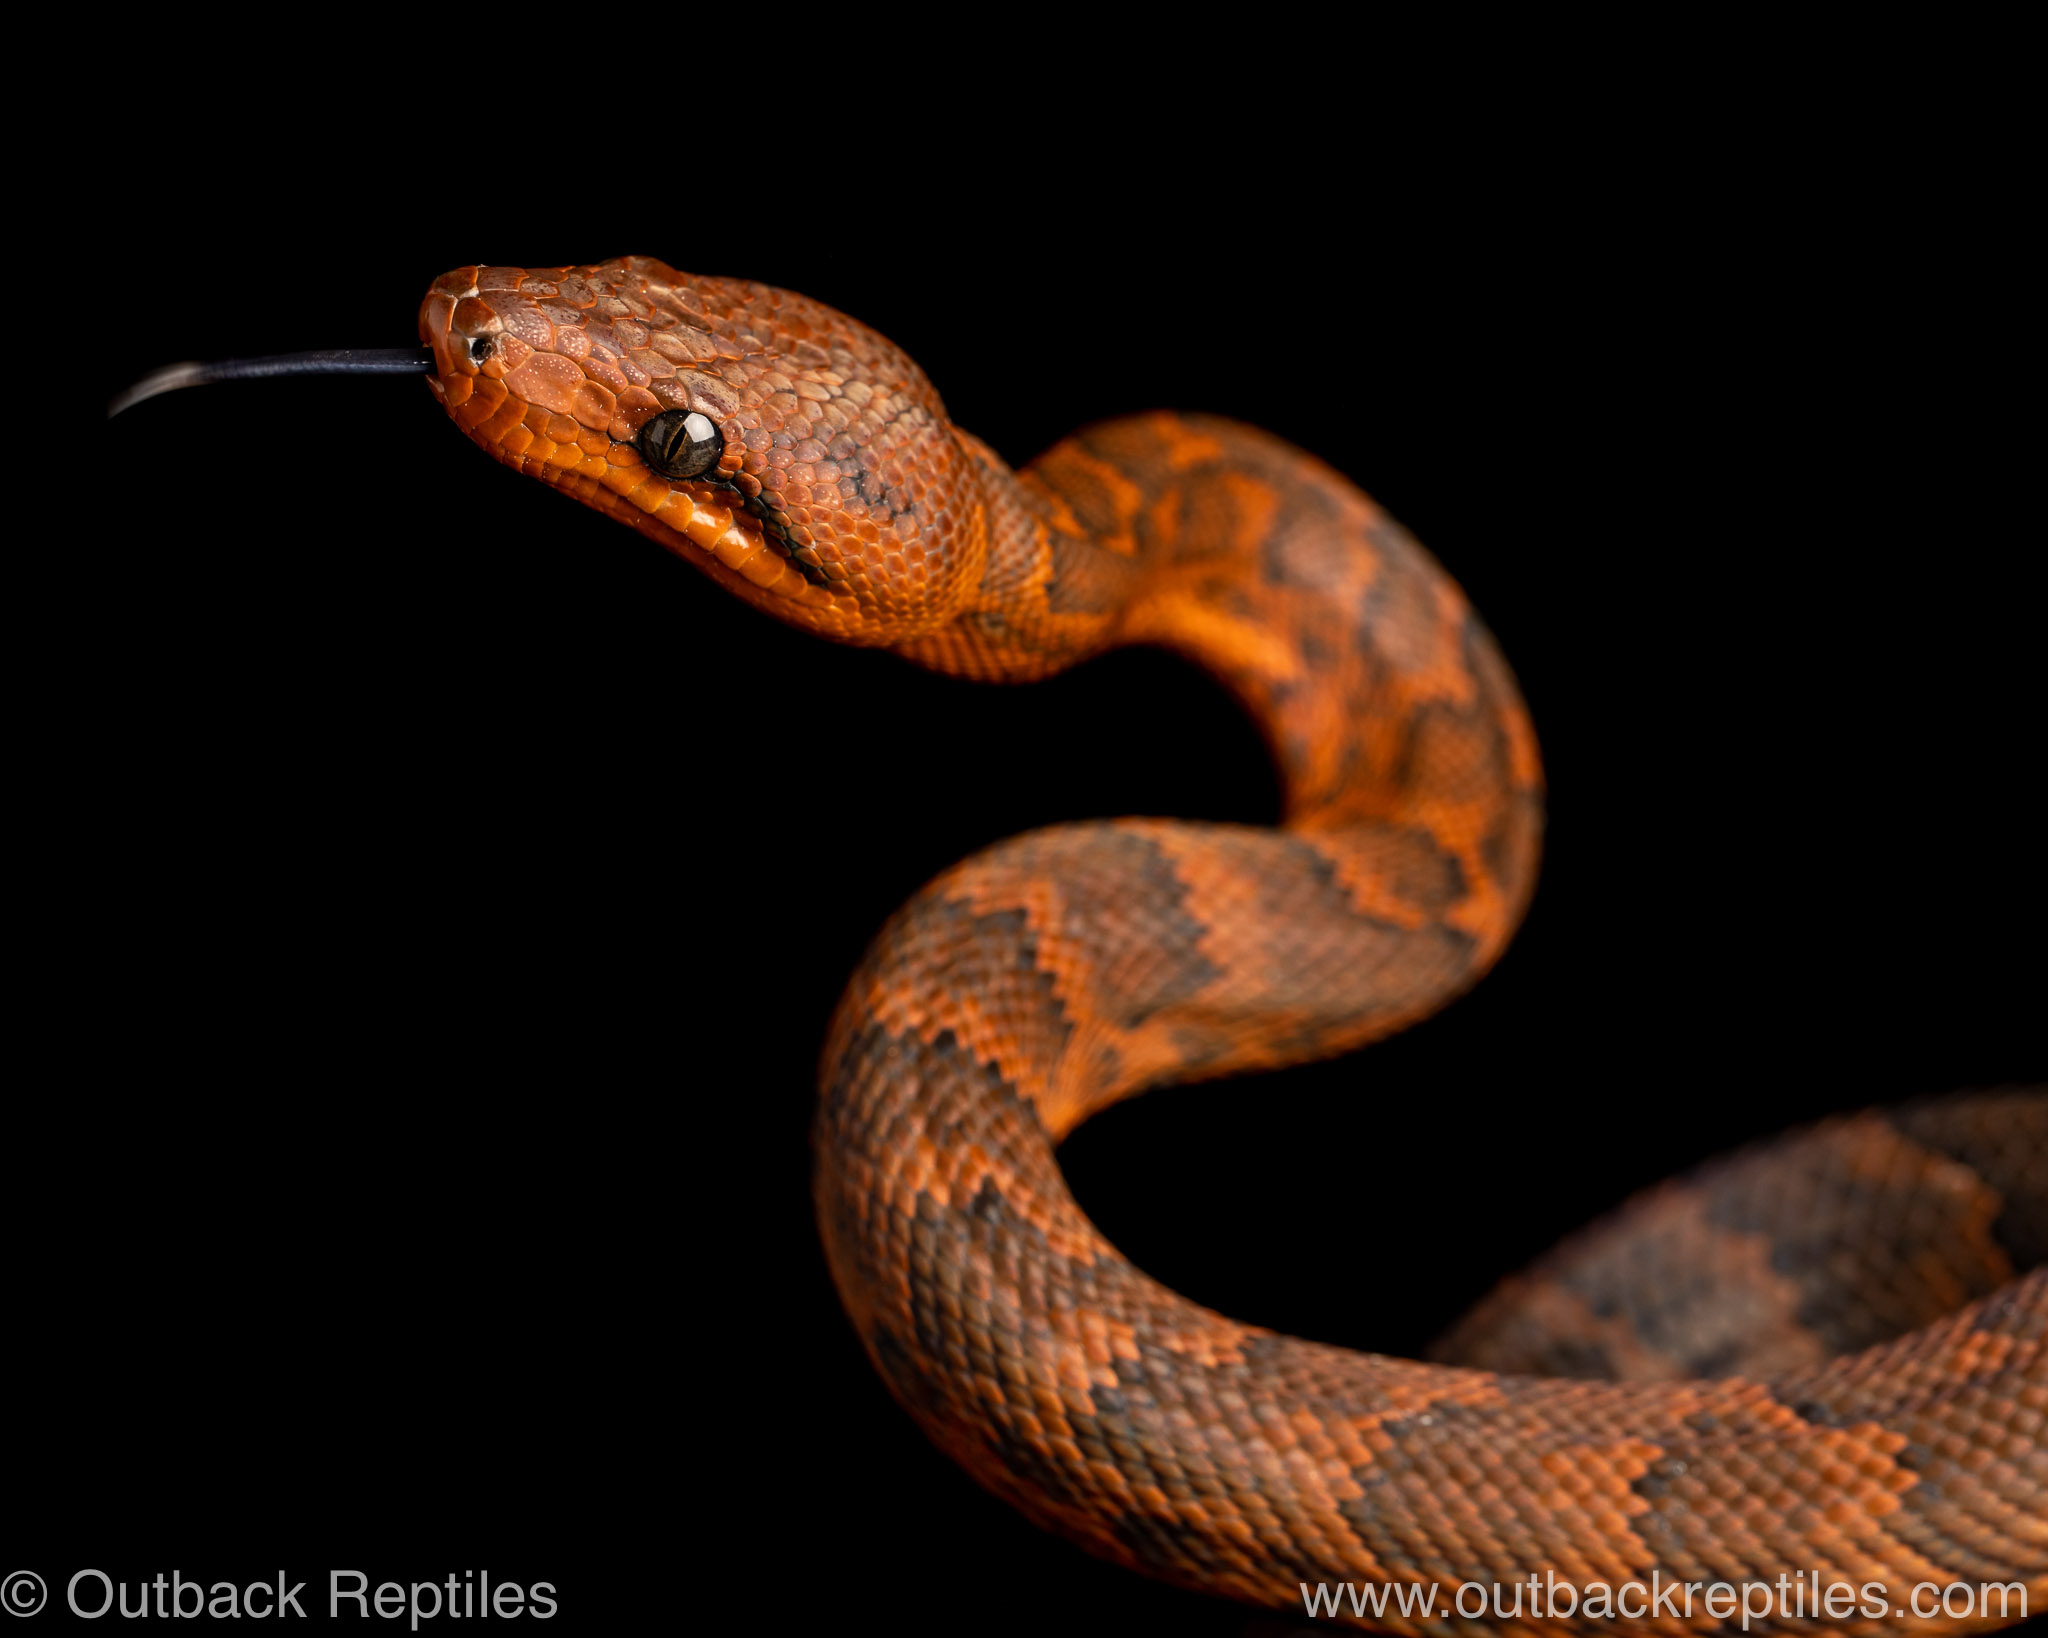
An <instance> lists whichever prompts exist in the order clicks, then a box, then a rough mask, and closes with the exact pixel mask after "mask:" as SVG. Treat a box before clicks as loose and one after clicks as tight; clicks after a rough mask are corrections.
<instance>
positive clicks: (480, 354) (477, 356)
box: [469, 336, 491, 364]
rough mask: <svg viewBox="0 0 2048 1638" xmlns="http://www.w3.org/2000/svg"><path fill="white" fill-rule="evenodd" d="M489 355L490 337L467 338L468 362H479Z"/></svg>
mask: <svg viewBox="0 0 2048 1638" xmlns="http://www.w3.org/2000/svg"><path fill="white" fill-rule="evenodd" d="M490 356H491V338H490V337H489V336H471V337H470V338H469V361H470V363H472V364H481V363H483V361H484V360H485V359H487V358H489V357H490Z"/></svg>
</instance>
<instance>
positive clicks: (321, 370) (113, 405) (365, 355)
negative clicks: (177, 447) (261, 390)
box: [107, 347, 434, 421]
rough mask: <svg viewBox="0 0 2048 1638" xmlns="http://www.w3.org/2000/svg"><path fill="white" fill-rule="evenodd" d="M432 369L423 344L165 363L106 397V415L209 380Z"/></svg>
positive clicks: (414, 372) (431, 357)
mask: <svg viewBox="0 0 2048 1638" xmlns="http://www.w3.org/2000/svg"><path fill="white" fill-rule="evenodd" d="M433 367H434V355H433V354H432V353H431V352H429V351H428V350H427V349H426V348H424V347H336V348H329V349H328V350H326V351H325V352H317V353H279V354H277V355H276V356H275V357H272V358H223V359H221V360H220V361H219V362H218V363H213V364H166V365H165V366H164V367H163V368H162V369H160V370H151V371H150V372H149V374H147V375H145V376H144V377H143V378H142V379H141V380H140V381H138V382H136V383H135V385H134V386H132V387H129V388H126V389H124V390H123V391H121V392H119V393H116V394H115V395H114V396H113V397H112V398H111V399H109V400H108V401H107V419H108V420H109V421H111V420H112V419H113V418H114V417H115V416H117V415H119V414H120V413H121V412H122V411H123V410H124V409H133V408H134V407H135V406H136V405H137V404H139V403H141V402H142V401H143V399H145V398H154V397H155V396H156V395H157V394H158V393H160V392H169V391H171V390H172V389H173V388H175V387H203V386H205V385H206V384H207V383H208V382H211V381H250V380H254V379H256V378H257V377H259V376H266V375H425V374H427V373H428V372H429V371H431V370H432V369H433Z"/></svg>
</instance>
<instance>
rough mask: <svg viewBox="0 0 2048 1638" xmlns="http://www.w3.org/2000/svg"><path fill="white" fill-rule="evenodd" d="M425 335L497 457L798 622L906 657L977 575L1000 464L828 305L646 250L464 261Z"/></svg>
mask: <svg viewBox="0 0 2048 1638" xmlns="http://www.w3.org/2000/svg"><path fill="white" fill-rule="evenodd" d="M420 338H421V340H423V341H424V342H425V343H426V344H427V346H428V347H429V348H431V349H432V351H433V356H434V365H433V370H432V372H431V373H430V374H429V376H428V378H427V384H428V386H429V387H431V388H432V389H433V392H434V394H435V396H436V397H437V398H439V399H440V400H441V403H442V404H443V406H444V407H445V408H446V409H447V411H448V413H449V415H450V416H451V417H452V418H453V419H454V421H455V424H456V425H457V426H459V427H461V428H462V430H463V431H464V432H466V433H468V434H469V436H470V437H471V438H472V439H473V440H474V441H475V442H476V443H478V444H480V445H481V446H482V447H483V448H484V449H485V450H487V451H488V452H489V453H490V454H492V455H493V456H495V457H496V458H497V459H499V460H500V461H503V462H504V463H505V464H506V465H507V466H510V467H512V468H514V469H515V470H517V471H520V472H524V473H526V474H527V475H528V476H529V477H536V478H539V479H540V480H541V481H542V482H543V483H546V484H548V485H550V486H551V487H553V488H556V489H559V490H561V491H562V492H563V493H565V494H569V495H573V496H574V497H575V498H576V499H577V500H580V501H582V502H583V503H584V505H586V506H591V507H595V508H596V509H597V510H598V511H600V512H603V513H605V514H606V515H607V516H610V517H612V518H615V519H617V520H619V521H620V522H622V523H627V524H630V525H631V526H632V527H634V528H636V529H638V530H639V531H640V532H641V533H642V534H645V535H648V536H650V537H651V538H653V539H655V540H657V541H659V542H660V543H661V544H662V545H664V546H666V547H667V548H668V549H669V550H671V551H673V552H675V553H676V554H677V555H678V556H679V557H683V558H686V559H688V560H689V561H690V562H691V563H694V564H695V565H696V566H697V567H698V568H700V569H702V570H703V571H704V572H705V573H707V574H709V575H710V576H711V577H712V578H713V579H714V580H716V581H718V582H719V583H720V584H721V585H723V586H724V587H725V588H726V589H727V590H729V591H731V592H733V593H734V594H735V595H737V596H739V597H741V598H743V599H745V600H746V601H747V602H749V603H752V604H753V605H754V606H755V607H757V608H760V609H764V610H766V611H767V612H768V613H770V614H773V615H775V616H776V617H777V618H779V619H782V620H785V621H787V622H789V623H790V624H792V625H797V626H802V627H804V628H806V629H807V630H811V631H816V632H818V633H820V634H821V635H824V636H829V637H836V638H838V639H840V640H842V641H845V642H852V643H863V644H893V643H897V642H901V641H904V640H906V639H909V638H914V637H917V636H919V635H921V634H923V633H926V632H929V631H933V630H936V629H937V628H939V627H940V626H943V625H944V624H945V623H946V622H947V621H949V620H951V619H952V618H953V617H954V615H955V614H956V613H957V612H958V611H959V610H960V609H961V608H962V607H963V606H964V605H965V603H966V601H967V600H968V598H969V597H971V595H972V594H973V592H974V590H975V588H976V586H977V585H978V583H979V581H980V578H981V573H982V568H983V560H984V559H985V557H986V553H987V547H986V535H987V531H986V526H985V524H984V523H983V521H982V520H983V518H984V517H985V506H984V498H983V495H982V489H981V486H982V478H981V472H982V469H983V462H984V461H985V460H986V459H987V457H986V454H985V452H981V451H979V446H975V445H972V444H971V442H970V441H967V440H965V439H964V437H963V436H961V435H956V433H955V432H954V429H953V427H952V425H951V423H950V422H948V420H947V419H946V413H945V407H944V405H943V404H941V403H940V401H939V396H938V394H937V393H936V392H935V391H934V390H933V388H932V385H931V383H930V382H929V381H928V380H926V379H925V376H924V373H923V372H922V371H921V370H919V369H918V367H917V366H916V365H915V364H914V363H912V362H911V360H910V359H909V357H908V356H906V355H905V354H904V353H903V351H902V350H901V349H900V348H898V347H896V346H894V345H893V344H892V343H890V342H889V341H887V340H886V339H884V338H883V337H881V336H879V335H877V334H876V333H875V332H874V331H873V330H870V329H868V328H867V327H866V326H865V325H862V324H859V323H857V322H855V321H854V320H852V319H850V318H848V317H846V316H845V315H844V314H843V313H839V312H836V311H834V310H833V309H832V308H830V307H827V306H825V305H824V304H823V303H822V302H816V301H812V300H810V299H809V298H807V297H804V296H799V295H795V294H793V293H792V292H790V291H786V290H776V289H772V288H770V287H769V286H767V285H763V284H755V283H751V282H747V281H743V280H736V279H716V278H702V277H698V276H696V275H693V274H686V273H678V272H677V271H676V270H675V269H673V268H671V267H667V266H665V265H664V264H662V263H660V262H657V261H653V260H650V259H649V258H647V257H644V256H634V257H628V258H625V259H623V260H619V261H610V262H602V263H599V264H597V265H595V266H591V267H560V268H541V269H534V270H529V269H525V268H518V267H462V268H457V269H456V270H455V271H454V272H452V273H448V274H445V275H443V276H442V277H441V278H439V279H436V280H435V281H434V284H433V287H432V288H431V289H430V290H429V291H428V292H427V297H426V300H425V301H424V302H423V303H422V304H421V307H420Z"/></svg>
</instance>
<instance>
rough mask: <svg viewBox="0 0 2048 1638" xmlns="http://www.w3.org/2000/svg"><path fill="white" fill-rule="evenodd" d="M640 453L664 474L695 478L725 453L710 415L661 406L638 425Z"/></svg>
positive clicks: (723, 445) (656, 469)
mask: <svg viewBox="0 0 2048 1638" xmlns="http://www.w3.org/2000/svg"><path fill="white" fill-rule="evenodd" d="M640 453H641V454H642V455H644V456H645V457H646V458H647V464H648V465H649V466H651V467H653V468H654V470H655V471H657V472H659V473H660V474H661V475H662V476H663V477H664V478H695V477H700V476H702V475H703V474H704V473H706V472H709V471H710V470H711V469H712V468H713V467H714V466H716V465H717V464H718V457H719V456H720V455H722V454H724V453H725V440H724V439H723V438H721V437H720V436H719V435H718V428H717V427H715V426H713V425H712V424H711V417H710V416H708V415H699V414H698V413H697V412H696V411H695V410H687V411H685V410H664V411H663V412H662V413H661V414H659V415H657V416H656V417H655V418H654V419H653V420H651V421H649V422H648V423H647V425H645V426H644V427H642V428H641V429H640Z"/></svg>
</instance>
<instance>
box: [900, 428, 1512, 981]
mask: <svg viewBox="0 0 2048 1638" xmlns="http://www.w3.org/2000/svg"><path fill="white" fill-rule="evenodd" d="M956 435H957V436H959V438H960V440H961V443H962V446H963V448H965V449H966V450H967V451H968V453H969V454H970V455H971V456H972V457H973V459H974V460H975V461H976V462H977V463H978V464H979V468H980V473H981V480H982V496H983V499H982V503H981V506H980V508H979V509H978V511H977V513H976V516H975V520H974V523H973V525H972V527H973V528H974V529H975V530H977V531H979V538H977V539H976V540H975V541H974V542H973V546H974V549H975V550H976V551H978V552H980V553H982V554H983V559H984V560H983V567H982V571H981V575H980V579H979V582H978V584H977V586H976V588H975V590H974V592H973V593H972V594H971V595H970V596H969V598H968V599H967V602H966V604H965V606H964V607H963V608H962V609H961V611H960V612H959V613H958V615H957V616H956V617H955V618H954V619H953V620H952V621H951V622H950V623H949V624H947V625H945V626H943V627H941V628H939V629H938V630H936V631H933V632H929V633H925V634H922V635H920V636H918V637H916V638H913V639H911V640H909V641H906V642H904V643H901V644H898V645H896V646H897V651H898V652H899V653H902V654H904V655H906V656H907V657H908V658H910V659H912V660H915V661H917V662H918V663H920V664H922V665H926V666H929V667H931V668H932V669H935V670H938V671H943V672H946V673H949V674H952V675H956V676H966V677H972V678H977V679H981V680H987V681H1026V680H1031V679H1035V678H1039V677H1044V676H1047V675H1049V674H1051V673H1053V672H1056V671H1060V670H1063V669H1064V668H1066V667H1067V666H1070V665H1073V664H1075V663H1077V662H1079V661H1080V660H1083V659H1086V658H1088V657H1089V656H1091V655H1093V654H1096V653H1099V652H1101V651H1102V650H1104V649H1107V648H1111V647H1115V646H1119V645H1122V644H1129V643H1142V644H1148V645H1153V646H1157V647H1162V648H1166V649H1170V650H1172V651H1174V652H1176V653H1179V654H1182V655H1184V656H1185V657H1187V658H1188V659H1190V660H1192V661H1194V662H1195V663H1196V664H1197V665H1199V666H1201V667H1203V668H1204V669H1206V670H1207V671H1209V672H1211V673H1212V674H1213V675H1215V676H1216V677H1218V678H1219V679H1220V680H1221V681H1222V682H1223V683H1224V685H1225V686H1226V687H1228V688H1229V689H1230V690H1231V691H1232V692H1233V693H1234V694H1235V695H1236V696H1237V698H1238V699H1239V700H1240V701H1241V702H1242V703H1243V704H1244V706H1245V707H1246V709H1247V710H1248V711H1249V712H1250V714H1251V715H1252V717H1253V718H1254V719H1255V720H1256V721H1257V722H1258V724H1259V726H1260V729H1261V731H1262V733H1263V734H1264V736H1265V739H1266V741H1267V744H1268V745H1269V747H1270V748H1271V750H1272V753H1273V755H1274V758H1275V761H1276V762H1277V764H1278V766H1279V770H1280V775H1281V783H1282V789H1283V791H1284V793H1285V816H1286V823H1287V825H1288V827H1289V828H1290V829H1293V830H1297V831H1307V832H1315V833H1319V834H1321V835H1322V836H1324V837H1325V838H1326V844H1325V845H1326V846H1329V847H1333V848H1336V849H1338V850H1339V851H1341V850H1343V849H1344V848H1345V847H1347V846H1349V847H1351V848H1352V849H1353V850H1354V851H1356V852H1357V853H1358V854H1359V857H1358V858H1357V859H1356V860H1353V861H1352V862H1351V864H1350V866H1349V867H1348V871H1347V873H1348V874H1350V875H1352V876H1354V877H1355V878H1356V879H1357V880H1358V881H1359V882H1361V883H1363V882H1366V881H1368V880H1370V881H1373V882H1376V883H1381V884H1387V883H1395V884H1400V885H1399V890H1398V891H1396V890H1394V889H1393V888H1389V887H1387V886H1385V885H1382V886H1380V887H1377V888H1375V889H1374V896H1375V899H1376V902H1377V901H1378V900H1385V901H1386V902H1385V903H1384V904H1383V905H1382V908H1383V909H1385V910H1386V911H1387V912H1388V913H1390V914H1394V915H1397V916H1398V917H1400V918H1401V919H1403V920H1412V919H1414V918H1417V917H1433V916H1441V915H1449V916H1451V917H1452V919H1453V920H1454V921H1457V922H1459V923H1462V924H1464V925H1466V926H1467V928H1468V930H1469V931H1470V932H1471V933H1472V934H1473V935H1474V936H1475V937H1477V938H1478V939H1479V940H1480V943H1481V944H1482V945H1483V946H1484V947H1485V948H1486V950H1487V951H1488V953H1489V957H1490V954H1491V953H1492V952H1494V951H1497V950H1498V949H1499V948H1500V947H1501V946H1502V945H1503V944H1504V943H1505V942H1506V938H1507V936H1508V934H1509V933H1510V932H1511V931H1512V929H1513V926H1514V924H1515V922H1516V921H1517V920H1518V919H1519V917H1520V915H1521V912H1522V909H1523V907H1524V906H1525V904H1526V902H1527V899H1528V896H1529V893H1530V891H1531V889H1532V887H1533V884H1534V880H1535V872H1536V862H1537V854H1538V846H1539V837H1540V832H1541V824H1542V817H1541V815H1542V771H1541V764H1540V761H1539V758H1538V755H1537V750H1536V740H1535V735H1534V732H1533V731H1532V729H1531V727H1530V724H1529V718H1528V712H1527V709H1526V707H1525V706H1524V705H1523V703H1522V699H1521V696H1520V694H1519V692H1518V690H1517V689H1516V686H1515V682H1514V679H1513V676H1512V675H1511V674H1510V672H1509V671H1508V668H1507V666H1506V664H1505V662H1504V661H1503V660H1502V658H1501V656H1500V653H1499V650H1498V649H1497V647H1496V646H1495V644H1494V641H1493V638H1492V636H1491V634H1490V633H1489V632H1488V631H1487V630H1486V629H1485V627H1484V626H1483V624H1482V623H1481V622H1480V620H1479V619H1478V617H1477V615H1475V614H1474V613H1473V611H1472V608H1471V606H1470V605H1469V604H1468V603H1467V601H1466V600H1465V597H1464V594H1463V593H1462V592H1461V591H1460V590H1459V588H1458V586H1457V585H1456V583H1455V582H1454V581H1453V580H1452V579H1451V578H1450V576H1449V575H1448V574H1447V573H1445V571H1444V570H1443V568H1442V567H1441V566H1440V565H1439V564H1438V563H1437V562H1436V561H1435V560H1434V559H1433V558H1432V557H1430V555H1429V554H1428V553H1427V552H1426V551H1424V550H1423V549H1422V547H1421V546H1419V545H1418V544H1417V543H1416V542H1415V541H1414V539H1413V538H1412V537H1410V536H1409V535H1408V533H1407V532H1406V531H1405V530H1403V529H1402V528H1401V527H1400V526H1399V525H1398V524H1396V523H1395V522H1394V521H1393V520H1392V519H1390V518H1389V517H1387V516H1386V514H1385V513H1383V512H1382V511H1380V509H1379V508H1378V507H1377V506H1375V505H1374V504H1373V503H1372V502H1371V501H1370V500H1369V499H1368V498H1367V497H1366V496H1364V495H1362V494H1361V493H1360V492H1359V491H1358V490H1357V489H1355V488H1354V487H1353V486H1352V485H1351V484H1349V483H1348V482H1346V481H1345V480H1344V479H1343V478H1341V477H1339V476H1338V475H1337V474H1336V473H1334V472H1332V471H1331V470H1330V469H1329V468H1327V467H1325V466H1324V465H1323V464H1322V463H1321V462H1319V461H1317V460H1315V459H1314V458H1313V457H1311V456H1309V455H1307V454H1305V453H1303V452H1302V451H1300V450H1298V449H1296V448H1294V447H1293V446H1291V445H1289V444H1286V443H1284V442H1282V441H1281V440H1279V439H1277V438H1274V437H1272V436H1271V435H1269V434H1266V433H1263V432H1260V431H1258V430H1256V429H1254V428H1251V427H1247V426H1243V425H1240V424H1238V423H1235V422H1230V421H1223V420H1219V419H1214V418H1210V417H1197V416H1183V415H1170V414H1156V415H1147V416H1138V417H1132V418H1130V419H1126V420H1120V421H1113V422H1108V423H1105V424H1102V425H1100V426H1096V427H1092V428H1090V429H1088V430H1087V431H1084V432H1082V433H1080V434H1078V435H1076V436H1074V437H1072V438H1069V439H1067V440H1065V441H1064V442H1062V443H1060V444H1058V445H1055V446H1054V447H1053V448H1052V449H1050V450H1048V451H1047V452H1046V453H1045V454H1044V455H1043V456H1041V457H1040V458H1039V459H1038V460H1036V461H1034V462H1032V463H1031V464H1030V465H1029V466H1027V467H1025V468H1024V469H1023V470H1022V471H1020V472H1014V473H1013V472H1012V471H1011V470H1010V469H1009V468H1008V467H1007V466H1005V465H1004V464H1003V462H1002V461H1001V460H1000V459H999V458H998V457H997V456H996V455H995V454H994V453H993V452H991V451H990V450H988V449H987V447H986V446H985V445H983V444H981V443H980V442H979V440H977V439H974V438H972V437H971V436H968V435H966V434H956ZM1345 869H1346V867H1344V866H1341V865H1340V870H1345Z"/></svg>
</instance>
